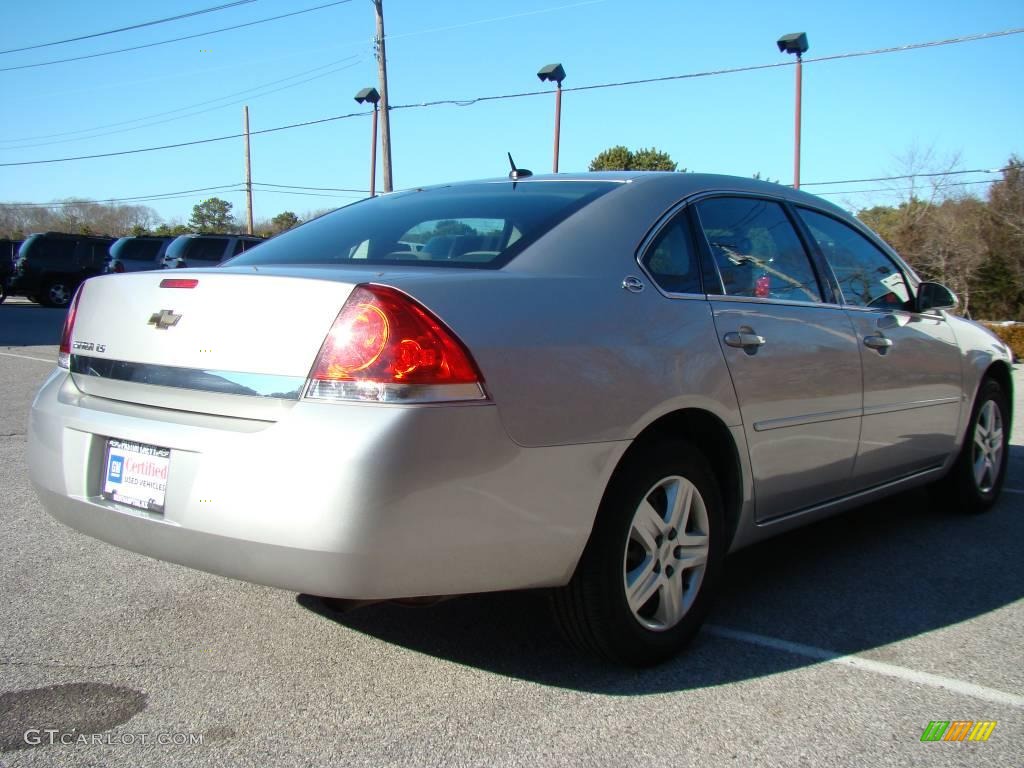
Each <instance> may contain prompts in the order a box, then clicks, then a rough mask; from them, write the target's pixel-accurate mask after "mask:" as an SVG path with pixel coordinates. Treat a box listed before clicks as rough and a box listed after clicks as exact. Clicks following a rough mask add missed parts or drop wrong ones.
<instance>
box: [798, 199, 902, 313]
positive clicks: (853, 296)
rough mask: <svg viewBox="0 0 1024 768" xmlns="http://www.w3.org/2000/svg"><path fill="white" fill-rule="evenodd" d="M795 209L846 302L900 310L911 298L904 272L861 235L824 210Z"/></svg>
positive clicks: (860, 305)
mask: <svg viewBox="0 0 1024 768" xmlns="http://www.w3.org/2000/svg"><path fill="white" fill-rule="evenodd" d="M797 210H798V211H799V214H800V218H801V219H803V221H804V224H806V225H807V228H808V229H809V230H811V235H812V236H813V237H814V239H815V240H816V241H817V243H818V247H819V248H821V251H822V253H824V254H825V259H826V260H827V261H828V263H829V266H830V267H832V272H833V273H834V274H835V276H836V280H837V281H838V282H839V288H840V289H841V290H842V292H843V300H844V301H845V302H846V303H847V304H851V305H853V306H855V307H876V308H880V309H900V308H901V307H903V306H904V305H905V304H906V303H907V302H908V301H909V300H910V291H909V290H908V288H907V283H906V280H905V279H904V278H903V273H902V272H900V270H899V269H897V267H896V265H895V264H894V263H893V261H892V259H890V258H889V257H888V256H886V255H885V254H884V253H883V252H882V251H881V250H879V248H878V247H877V246H875V244H874V243H872V242H871V241H870V240H868V239H867V238H866V237H864V235H862V234H861V233H860V232H858V231H857V230H855V229H854V228H853V227H850V226H847V225H846V224H843V223H842V222H841V221H837V220H836V219H833V218H832V217H831V216H826V215H825V214H823V213H817V212H816V211H810V210H808V209H806V208H798V209H797Z"/></svg>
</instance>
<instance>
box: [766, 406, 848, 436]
mask: <svg viewBox="0 0 1024 768" xmlns="http://www.w3.org/2000/svg"><path fill="white" fill-rule="evenodd" d="M860 415H861V409H860V408H846V409H844V410H842V411H827V412H825V413H807V414H803V415H801V416H786V417H785V418H782V419H768V420H766V421H758V422H756V423H755V424H754V431H755V432H766V431H768V430H770V429H782V428H784V427H800V426H803V425H804V424H818V423H819V422H822V421H839V420H840V419H856V418H859V417H860Z"/></svg>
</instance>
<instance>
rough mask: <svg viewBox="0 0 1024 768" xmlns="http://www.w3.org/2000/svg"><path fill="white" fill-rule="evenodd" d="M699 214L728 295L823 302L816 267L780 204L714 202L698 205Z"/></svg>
mask: <svg viewBox="0 0 1024 768" xmlns="http://www.w3.org/2000/svg"><path fill="white" fill-rule="evenodd" d="M697 213H698V214H699V216H700V221H701V226H702V227H703V229H704V235H705V236H706V237H707V240H708V245H709V246H710V247H711V253H712V255H713V256H714V259H715V264H716V265H717V267H718V272H719V274H720V275H721V277H722V285H723V288H724V289H725V293H726V295H728V296H750V297H753V298H760V299H781V300H786V301H814V302H820V301H821V290H820V288H819V286H818V280H817V277H816V276H815V273H814V268H813V267H812V266H811V261H810V259H809V258H808V256H807V252H806V251H805V250H804V247H803V244H802V243H801V242H800V238H799V237H798V236H797V234H796V231H795V230H794V229H793V225H792V224H791V223H790V221H789V219H788V218H787V217H786V212H785V211H784V210H783V208H782V206H781V205H779V204H778V203H776V202H773V201H771V200H759V199H756V198H747V197H715V198H711V199H709V200H702V201H701V202H699V203H697Z"/></svg>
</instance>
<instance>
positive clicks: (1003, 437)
mask: <svg viewBox="0 0 1024 768" xmlns="http://www.w3.org/2000/svg"><path fill="white" fill-rule="evenodd" d="M1009 427H1010V404H1009V401H1008V400H1007V397H1006V393H1005V392H1003V388H1002V387H1001V386H1000V385H999V382H997V381H996V380H995V379H985V380H984V381H983V382H982V383H981V387H980V388H979V389H978V396H977V398H975V401H974V407H973V408H972V409H971V420H970V422H969V423H968V426H967V434H966V435H965V436H964V444H963V446H962V447H961V449H960V454H959V456H957V459H956V463H955V464H953V467H952V468H951V469H950V471H949V474H948V475H946V477H944V478H943V479H942V480H940V481H939V482H938V483H936V484H935V485H934V486H933V487H932V491H933V493H934V494H935V496H936V497H937V498H938V499H939V501H940V503H941V504H942V505H943V506H946V507H949V508H952V509H955V510H958V511H962V512H967V513H970V514H978V513H981V512H986V511H988V510H989V509H991V508H992V505H994V504H995V503H996V501H997V500H998V499H999V493H1000V491H1002V488H1003V480H1004V479H1005V478H1006V462H1007V457H1008V455H1009V440H1010V429H1009Z"/></svg>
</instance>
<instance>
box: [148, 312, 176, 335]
mask: <svg viewBox="0 0 1024 768" xmlns="http://www.w3.org/2000/svg"><path fill="white" fill-rule="evenodd" d="M179 320H181V315H176V314H174V310H173V309H161V310H160V311H159V312H154V313H153V316H152V317H151V318H149V323H148V325H152V326H154V327H155V328H156V329H157V330H160V331H166V330H167V329H168V328H170V327H171V326H173V325H177V324H178V321H179Z"/></svg>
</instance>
